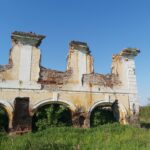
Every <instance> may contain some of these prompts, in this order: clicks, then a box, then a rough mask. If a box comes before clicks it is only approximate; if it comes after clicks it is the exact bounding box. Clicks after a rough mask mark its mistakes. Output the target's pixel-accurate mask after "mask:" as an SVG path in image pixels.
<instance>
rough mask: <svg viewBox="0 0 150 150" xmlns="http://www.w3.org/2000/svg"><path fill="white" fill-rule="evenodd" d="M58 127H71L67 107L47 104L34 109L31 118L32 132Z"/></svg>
mask: <svg viewBox="0 0 150 150" xmlns="http://www.w3.org/2000/svg"><path fill="white" fill-rule="evenodd" d="M58 126H72V114H71V110H70V109H69V107H67V105H63V104H59V103H49V104H45V105H42V106H39V107H38V108H37V109H36V112H35V113H34V115H33V117H32V130H33V131H37V130H43V129H46V128H47V127H58Z"/></svg>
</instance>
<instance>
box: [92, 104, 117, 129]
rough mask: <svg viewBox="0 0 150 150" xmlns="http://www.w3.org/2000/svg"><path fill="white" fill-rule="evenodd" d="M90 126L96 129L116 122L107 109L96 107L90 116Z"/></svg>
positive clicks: (110, 111)
mask: <svg viewBox="0 0 150 150" xmlns="http://www.w3.org/2000/svg"><path fill="white" fill-rule="evenodd" d="M90 120H91V123H90V124H91V126H92V127H96V126H99V125H103V124H107V123H113V122H115V121H116V119H115V117H114V115H113V111H112V110H111V109H109V108H102V107H97V108H95V109H94V110H93V112H92V114H91V119H90Z"/></svg>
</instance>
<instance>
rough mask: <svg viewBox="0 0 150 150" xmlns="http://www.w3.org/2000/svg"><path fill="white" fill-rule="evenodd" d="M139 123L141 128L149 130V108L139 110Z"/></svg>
mask: <svg viewBox="0 0 150 150" xmlns="http://www.w3.org/2000/svg"><path fill="white" fill-rule="evenodd" d="M140 123H141V126H142V127H146V128H150V106H144V107H141V108H140Z"/></svg>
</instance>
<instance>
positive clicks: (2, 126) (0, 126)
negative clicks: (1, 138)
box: [0, 105, 9, 132]
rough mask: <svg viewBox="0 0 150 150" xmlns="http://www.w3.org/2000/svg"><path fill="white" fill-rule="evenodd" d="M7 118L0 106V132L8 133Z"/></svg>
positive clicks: (2, 107) (4, 110)
mask: <svg viewBox="0 0 150 150" xmlns="http://www.w3.org/2000/svg"><path fill="white" fill-rule="evenodd" d="M8 124H9V118H8V114H7V112H6V109H5V108H4V106H2V105H0V132H8Z"/></svg>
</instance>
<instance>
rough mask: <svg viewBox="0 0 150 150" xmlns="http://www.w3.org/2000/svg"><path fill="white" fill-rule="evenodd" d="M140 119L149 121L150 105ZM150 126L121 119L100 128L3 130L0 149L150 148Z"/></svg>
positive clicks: (77, 149) (144, 109)
mask: <svg viewBox="0 0 150 150" xmlns="http://www.w3.org/2000/svg"><path fill="white" fill-rule="evenodd" d="M140 121H141V123H145V124H146V123H147V124H149V123H150V107H143V108H142V109H141V112H140ZM149 149H150V129H149V128H136V127H132V126H128V125H126V126H125V125H120V124H118V123H114V124H106V125H102V126H100V127H98V128H91V129H79V128H71V127H70V128H69V127H68V128H67V127H65V128H64V127H61V128H60V127H59V128H49V129H46V130H43V131H40V132H36V133H27V134H24V135H22V136H20V135H17V136H8V135H7V134H5V133H0V150H149Z"/></svg>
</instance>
